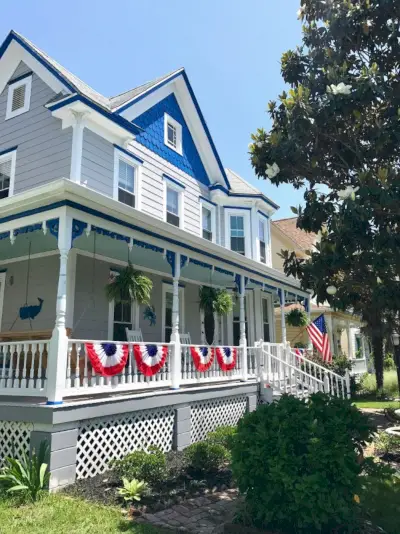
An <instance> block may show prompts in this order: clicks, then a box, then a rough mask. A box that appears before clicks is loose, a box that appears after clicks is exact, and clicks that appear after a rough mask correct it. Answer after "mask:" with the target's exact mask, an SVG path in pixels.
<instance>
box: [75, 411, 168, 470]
mask: <svg viewBox="0 0 400 534" xmlns="http://www.w3.org/2000/svg"><path fill="white" fill-rule="evenodd" d="M174 420H175V412H174V409H173V408H170V407H166V408H158V409H154V410H144V411H141V412H133V413H131V414H126V415H124V416H121V417H117V416H111V417H105V418H99V419H91V420H87V421H82V422H81V423H80V427H79V433H78V448H77V461H76V476H77V478H89V477H92V476H95V475H97V474H99V473H103V472H104V471H106V470H107V469H108V464H109V462H110V460H112V459H114V458H116V459H120V458H122V457H123V456H125V455H126V454H128V453H129V452H132V451H134V450H138V449H142V450H143V449H144V450H146V449H147V448H148V447H149V445H157V446H158V447H160V448H161V449H162V450H163V451H165V452H167V451H169V450H171V449H172V441H173V432H174Z"/></svg>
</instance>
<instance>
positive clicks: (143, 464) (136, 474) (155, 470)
mask: <svg viewBox="0 0 400 534" xmlns="http://www.w3.org/2000/svg"><path fill="white" fill-rule="evenodd" d="M110 467H111V468H112V469H114V471H115V472H116V473H117V475H118V477H119V478H120V479H121V480H122V479H123V478H126V479H128V480H132V479H137V480H143V481H144V482H146V483H147V484H149V485H150V486H155V487H157V486H159V485H160V484H162V482H163V481H164V480H165V479H166V478H167V474H168V471H167V462H166V459H165V454H164V453H163V452H162V450H161V449H159V448H158V447H150V448H149V452H146V451H135V452H131V453H130V454H128V455H126V456H125V457H124V458H122V460H113V461H112V462H111V463H110Z"/></svg>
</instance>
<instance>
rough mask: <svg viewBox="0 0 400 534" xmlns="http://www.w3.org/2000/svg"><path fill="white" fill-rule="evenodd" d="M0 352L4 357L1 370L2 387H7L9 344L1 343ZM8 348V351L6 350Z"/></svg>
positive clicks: (0, 384) (0, 385)
mask: <svg viewBox="0 0 400 534" xmlns="http://www.w3.org/2000/svg"><path fill="white" fill-rule="evenodd" d="M0 350H1V352H0V354H1V356H2V358H3V367H2V370H1V383H0V387H2V388H6V387H7V380H6V360H7V359H8V346H7V345H0ZM6 350H7V352H6Z"/></svg>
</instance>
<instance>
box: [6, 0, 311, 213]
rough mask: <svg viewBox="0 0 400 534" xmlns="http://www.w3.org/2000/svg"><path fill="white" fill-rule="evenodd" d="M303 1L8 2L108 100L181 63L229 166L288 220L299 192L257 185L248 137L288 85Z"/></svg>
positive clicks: (24, 27)
mask: <svg viewBox="0 0 400 534" xmlns="http://www.w3.org/2000/svg"><path fill="white" fill-rule="evenodd" d="M299 4H300V1H299V0H280V1H278V0H197V1H194V0H140V1H139V0H119V1H115V2H110V1H107V2H106V1H105V0H97V1H94V0H80V1H77V0H69V1H68V2H67V3H65V2H64V3H61V4H57V3H54V1H49V0H36V1H35V2H33V1H29V0H25V2H22V3H21V2H4V5H3V6H2V16H1V19H0V39H1V40H2V39H3V38H4V37H5V36H6V35H7V33H8V32H9V30H10V29H11V28H13V29H15V30H17V31H19V32H21V33H22V34H24V35H25V36H26V37H27V38H29V39H31V40H32V41H33V42H34V43H35V44H36V45H37V46H39V47H40V48H42V49H43V50H44V51H46V52H47V53H48V54H50V55H51V56H52V57H54V58H55V59H56V60H57V61H58V62H59V63H61V64H62V65H64V66H65V67H66V68H68V69H69V70H71V71H72V72H73V73H74V74H76V75H77V76H79V77H80V78H82V79H83V80H84V81H85V82H86V83H88V84H89V85H91V86H92V87H94V88H95V89H96V90H97V91H99V92H101V93H103V94H104V95H106V96H111V95H115V94H118V93H121V92H122V91H125V90H127V89H130V88H131V87H135V86H136V85H140V84H141V83H144V82H146V81H147V80H151V79H153V78H156V77H158V76H160V75H162V74H165V73H167V72H169V71H171V70H174V69H176V68H179V67H182V66H184V67H185V68H186V71H187V73H188V76H189V79H190V81H191V84H192V86H193V88H194V91H195V93H196V96H197V98H198V101H199V103H200V106H201V108H202V110H203V113H204V116H205V118H206V120H207V123H208V126H209V128H210V131H211V134H212V136H213V138H214V142H215V144H216V146H217V150H218V151H219V154H220V156H221V158H222V161H223V163H224V165H225V166H226V167H230V168H232V169H233V170H235V171H236V172H238V173H239V174H240V175H241V176H243V177H244V178H245V179H246V180H248V181H249V182H251V183H253V184H254V185H256V186H257V187H259V188H260V189H261V190H262V191H264V192H265V193H266V194H267V195H268V196H270V197H271V198H272V199H273V200H274V201H275V202H276V203H277V204H279V205H280V206H281V209H280V210H279V211H278V213H277V216H276V217H288V216H291V215H292V213H291V211H290V209H289V206H290V205H293V204H298V203H299V201H301V197H302V194H301V193H299V192H298V191H295V190H293V188H292V187H290V186H280V187H279V188H276V187H275V186H272V185H271V184H269V183H266V182H261V181H260V180H258V179H257V178H256V177H255V176H254V173H253V170H252V167H251V165H250V162H249V157H248V153H247V150H248V148H247V147H248V144H249V142H250V134H251V133H252V132H253V131H255V130H256V128H257V127H259V126H263V127H268V125H269V119H268V116H267V114H266V111H265V110H266V107H267V102H268V101H269V100H270V99H273V98H276V97H277V96H278V94H280V92H281V91H282V89H283V88H284V84H283V80H282V77H281V74H280V63H279V62H280V57H281V54H282V52H284V51H286V50H287V49H289V48H294V47H295V46H296V45H297V44H300V42H301V24H300V22H299V21H298V20H297V16H296V12H297V9H298V8H299Z"/></svg>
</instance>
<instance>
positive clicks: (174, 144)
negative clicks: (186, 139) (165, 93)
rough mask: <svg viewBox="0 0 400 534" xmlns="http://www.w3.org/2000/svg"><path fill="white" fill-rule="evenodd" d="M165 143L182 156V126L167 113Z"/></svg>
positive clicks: (165, 118) (165, 116)
mask: <svg viewBox="0 0 400 534" xmlns="http://www.w3.org/2000/svg"><path fill="white" fill-rule="evenodd" d="M164 143H165V144H166V145H167V146H168V147H169V148H171V149H172V150H175V152H178V154H182V126H181V124H179V122H178V121H176V120H175V119H173V118H172V117H170V116H169V115H168V114H167V113H165V115H164Z"/></svg>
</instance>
